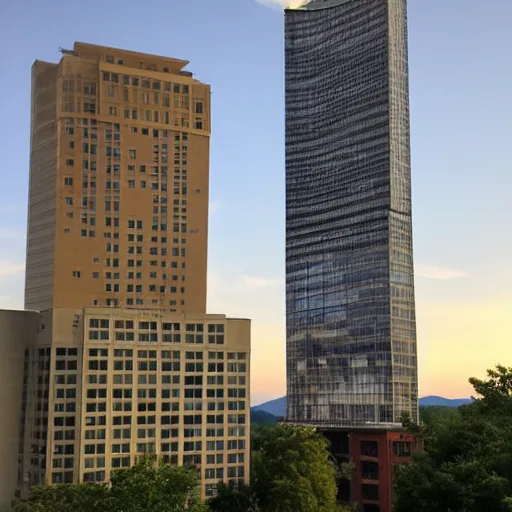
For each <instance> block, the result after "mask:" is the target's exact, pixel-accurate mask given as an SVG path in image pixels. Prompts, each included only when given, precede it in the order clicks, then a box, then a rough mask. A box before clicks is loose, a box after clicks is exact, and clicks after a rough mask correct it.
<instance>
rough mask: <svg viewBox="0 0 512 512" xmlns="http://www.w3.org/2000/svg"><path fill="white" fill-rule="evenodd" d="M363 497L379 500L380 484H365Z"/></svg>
mask: <svg viewBox="0 0 512 512" xmlns="http://www.w3.org/2000/svg"><path fill="white" fill-rule="evenodd" d="M363 499H365V500H371V501H378V500H379V499H380V498H379V486H378V485H374V484H363Z"/></svg>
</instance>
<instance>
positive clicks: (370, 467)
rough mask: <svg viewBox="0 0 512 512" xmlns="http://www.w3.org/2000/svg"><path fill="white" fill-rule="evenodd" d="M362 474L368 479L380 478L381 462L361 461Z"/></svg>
mask: <svg viewBox="0 0 512 512" xmlns="http://www.w3.org/2000/svg"><path fill="white" fill-rule="evenodd" d="M361 476H362V478H365V479H367V480H378V479H379V464H378V463H377V462H367V461H363V462H361Z"/></svg>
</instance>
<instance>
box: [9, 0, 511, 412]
mask: <svg viewBox="0 0 512 512" xmlns="http://www.w3.org/2000/svg"><path fill="white" fill-rule="evenodd" d="M284 3H286V2H284V1H283V2H281V1H279V0H265V1H263V0H261V1H260V2H257V1H256V0H216V1H210V0H186V1H183V0H182V1H178V0H153V1H152V2H149V3H145V2H140V1H135V0H122V1H121V0H110V1H108V2H105V1H103V0H89V1H88V2H79V1H77V0H46V1H41V0H3V1H1V2H0V65H1V69H2V80H0V107H1V108H0V111H1V112H2V123H0V183H1V186H0V308H12V309H21V308H22V307H23V281H24V257H25V232H26V202H27V181H28V169H29V139H30V134H29V129H30V67H31V64H32V63H33V61H34V60H35V59H41V60H48V61H53V62H56V61H58V59H59V57H60V54H59V52H58V49H59V47H64V48H71V47H72V45H73V42H74V41H83V42H89V43H94V44H101V45H106V46H114V47H118V48H126V49H131V50H136V51H141V52H146V53H155V54H161V55H167V56H171V57H177V58H183V59H187V60H189V61H190V65H189V67H188V69H189V70H191V71H193V72H194V73H195V76H196V78H198V79H200V80H202V81H204V82H207V83H210V84H212V138H211V196H210V233H209V236H210V239H209V265H208V269H209V278H208V310H209V312H210V313H225V314H228V315H230V316H238V317H246V318H247V317H248V318H251V319H252V320H253V324H252V402H253V403H254V404H257V403H260V402H263V401H265V400H268V399H272V398H276V397H279V396H282V395H284V393H285V329H284V323H285V310H284V86H283V75H284V73H283V15H282V7H283V4H284ZM510 20H512V2H511V1H510V0H486V1H482V0H449V1H447V0H409V59H410V86H411V137H412V140H411V144H412V186H413V227H414V251H415V252H414V256H415V265H416V304H417V319H418V351H419V375H420V394H421V395H422V396H425V395H430V394H437V395H442V396H446V397H452V398H453V397H465V396H469V395H470V394H471V392H472V389H471V386H470V385H469V384H468V382H467V379H468V378H469V377H471V376H478V377H483V376H484V375H485V371H486V369H488V368H491V367H493V366H495V365H496V364H498V363H499V364H503V365H506V366H512V265H511V259H512V258H511V257H512V228H511V226H510V223H511V220H512V206H511V205H512V200H511V189H512V162H511V156H510V150H509V148H510V140H511V124H510V119H512V102H511V101H510V91H512V71H511V69H512V66H511V61H512V57H511V53H510V48H512V31H510Z"/></svg>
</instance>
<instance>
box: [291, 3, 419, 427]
mask: <svg viewBox="0 0 512 512" xmlns="http://www.w3.org/2000/svg"><path fill="white" fill-rule="evenodd" d="M285 53H286V55H285V57H286V58H285V60H286V317H287V395H288V406H287V419H288V420H289V421H294V422H304V423H307V422H311V423H320V424H323V423H332V424H339V425H349V426H350V425H362V424H369V423H374V424H381V423H393V422H395V423H396V422H398V421H399V420H400V415H401V413H402V412H404V411H405V412H407V413H409V414H410V415H411V416H412V417H413V418H414V419H416V418H417V412H418V384H417V382H418V378H417V352H416V323H415V307H414V275H413V254H412V226H411V170H410V144H409V91H408V88H409V85H408V63H407V6H406V0H311V1H309V2H306V4H305V5H303V6H302V7H301V8H299V9H288V10H286V13H285Z"/></svg>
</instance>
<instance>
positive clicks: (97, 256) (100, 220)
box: [25, 43, 210, 313]
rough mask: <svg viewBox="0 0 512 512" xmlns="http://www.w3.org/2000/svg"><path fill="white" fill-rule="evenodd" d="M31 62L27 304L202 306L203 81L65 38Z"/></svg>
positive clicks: (147, 59)
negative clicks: (54, 59) (49, 55)
mask: <svg viewBox="0 0 512 512" xmlns="http://www.w3.org/2000/svg"><path fill="white" fill-rule="evenodd" d="M62 53H63V56H62V59H61V60H60V62H59V63H58V64H52V63H48V62H41V61H36V62H35V63H34V65H33V68H32V123H31V155H30V191H29V214H28V237H27V266H26V284H25V307H26V308H27V309H37V310H42V309H50V308H61V307H65V308H69V307H71V308H86V307H91V306H113V307H130V308H131V307H138V308H144V309H160V310H164V311H169V312H179V313H186V312H193V313H201V312H202V313H204V312H205V311H206V260H207V239H208V183H209V144H210V87H209V86H208V85H205V84H203V83H201V82H199V81H198V80H196V79H194V77H193V75H192V73H190V72H188V71H184V70H183V68H184V67H185V66H186V65H187V64H188V62H187V61H183V60H178V59H171V58H167V57H158V56H156V55H146V54H141V53H137V52H131V51H126V50H118V49H114V48H107V47H103V46H95V45H90V44H84V43H75V45H74V48H73V50H72V51H67V50H62Z"/></svg>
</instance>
